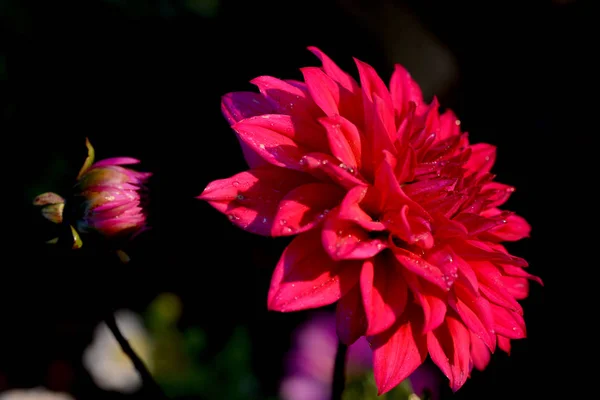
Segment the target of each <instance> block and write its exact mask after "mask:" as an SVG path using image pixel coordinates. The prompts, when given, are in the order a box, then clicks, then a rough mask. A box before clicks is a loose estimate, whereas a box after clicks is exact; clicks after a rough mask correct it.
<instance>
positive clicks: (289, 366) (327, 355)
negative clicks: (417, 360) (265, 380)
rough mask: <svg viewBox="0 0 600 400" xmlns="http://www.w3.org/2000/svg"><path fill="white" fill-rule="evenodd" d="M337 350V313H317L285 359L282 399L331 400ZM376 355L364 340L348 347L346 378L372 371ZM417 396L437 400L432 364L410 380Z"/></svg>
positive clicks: (295, 336) (297, 334)
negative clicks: (428, 392) (421, 395)
mask: <svg viewBox="0 0 600 400" xmlns="http://www.w3.org/2000/svg"><path fill="white" fill-rule="evenodd" d="M337 347H338V337H337V335H336V319H335V314H332V313H325V312H316V313H314V314H313V315H312V316H311V317H310V318H309V319H308V320H307V321H306V322H304V323H303V324H302V325H301V326H300V327H298V328H297V329H296V331H295V332H294V334H293V338H292V349H291V350H290V351H289V353H288V354H287V356H286V371H285V377H284V379H283V380H282V382H281V386H280V396H281V398H282V400H330V396H331V385H332V380H333V370H334V368H335V356H336V352H337ZM372 357H373V352H372V350H371V347H370V346H369V343H368V342H367V340H366V339H365V338H364V337H361V338H360V339H358V340H357V341H356V342H355V343H354V344H352V345H350V346H349V347H348V352H347V355H346V367H345V374H346V379H347V380H348V379H353V378H356V377H359V376H361V375H363V374H365V373H367V372H369V371H371V370H372ZM409 380H410V383H411V386H412V387H413V390H414V392H415V393H416V394H418V395H420V394H422V393H423V391H424V390H428V391H430V392H431V394H432V398H431V399H432V400H437V399H438V391H437V388H438V387H439V382H438V381H439V377H438V375H437V374H436V371H435V370H434V369H432V368H430V365H429V364H423V365H422V366H421V367H419V368H418V369H417V370H415V371H414V372H413V374H412V375H411V376H410V377H409Z"/></svg>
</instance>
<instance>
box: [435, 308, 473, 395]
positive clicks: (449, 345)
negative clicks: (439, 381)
mask: <svg viewBox="0 0 600 400" xmlns="http://www.w3.org/2000/svg"><path fill="white" fill-rule="evenodd" d="M470 344H471V338H470V335H469V330H468V329H467V328H466V327H465V326H464V325H463V324H462V323H461V322H460V321H459V320H457V319H456V318H454V317H453V316H451V315H447V316H446V321H445V323H444V324H442V325H441V326H440V327H439V328H437V329H436V330H434V331H433V332H429V333H428V334H427V347H428V349H429V355H430V356H431V360H432V361H433V362H434V363H435V364H436V365H437V366H438V367H440V369H441V370H442V372H443V373H444V375H446V377H447V378H448V379H449V380H450V388H451V389H452V391H454V392H456V391H457V390H458V389H460V387H461V386H462V385H464V383H465V382H466V380H467V378H468V376H469V372H470V368H469V364H470V363H469V361H470Z"/></svg>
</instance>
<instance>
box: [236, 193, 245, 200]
mask: <svg viewBox="0 0 600 400" xmlns="http://www.w3.org/2000/svg"><path fill="white" fill-rule="evenodd" d="M236 198H237V199H238V200H244V199H245V197H244V195H243V194H238V195H237V196H236Z"/></svg>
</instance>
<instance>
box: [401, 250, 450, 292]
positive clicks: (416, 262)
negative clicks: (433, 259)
mask: <svg viewBox="0 0 600 400" xmlns="http://www.w3.org/2000/svg"><path fill="white" fill-rule="evenodd" d="M394 257H396V260H398V262H399V263H400V264H401V265H402V266H403V267H404V268H406V269H407V270H409V271H410V272H412V273H414V274H416V275H418V276H420V277H421V278H423V279H425V280H427V281H429V282H431V283H433V284H434V285H436V286H438V287H439V288H441V289H443V290H445V291H448V290H450V286H451V284H452V283H450V284H448V282H449V279H448V278H447V277H446V276H445V275H444V273H443V272H442V271H441V270H440V269H439V268H438V267H437V266H435V265H433V264H430V263H428V262H427V261H425V260H424V259H422V258H421V257H419V256H417V255H416V254H413V253H411V252H410V251H407V250H404V249H400V248H395V249H394Z"/></svg>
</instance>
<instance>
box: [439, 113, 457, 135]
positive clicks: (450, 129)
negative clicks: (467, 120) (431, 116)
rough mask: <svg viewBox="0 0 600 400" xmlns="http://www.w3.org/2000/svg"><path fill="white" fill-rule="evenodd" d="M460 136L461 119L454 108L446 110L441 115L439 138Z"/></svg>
mask: <svg viewBox="0 0 600 400" xmlns="http://www.w3.org/2000/svg"><path fill="white" fill-rule="evenodd" d="M459 136H460V121H459V120H458V118H457V117H456V114H454V112H453V111H452V110H446V111H445V112H444V113H443V114H442V115H440V129H439V132H438V140H439V141H443V140H445V139H448V138H453V137H459Z"/></svg>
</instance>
